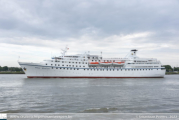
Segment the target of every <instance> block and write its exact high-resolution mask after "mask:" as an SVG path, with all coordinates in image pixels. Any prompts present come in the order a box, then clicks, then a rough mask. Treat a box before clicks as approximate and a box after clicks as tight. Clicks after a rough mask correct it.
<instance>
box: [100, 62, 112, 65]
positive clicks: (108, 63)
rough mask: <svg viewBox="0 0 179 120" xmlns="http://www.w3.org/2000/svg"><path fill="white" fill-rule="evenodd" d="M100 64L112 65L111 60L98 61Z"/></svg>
mask: <svg viewBox="0 0 179 120" xmlns="http://www.w3.org/2000/svg"><path fill="white" fill-rule="evenodd" d="M100 65H112V62H100Z"/></svg>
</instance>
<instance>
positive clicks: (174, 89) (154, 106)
mask: <svg viewBox="0 0 179 120" xmlns="http://www.w3.org/2000/svg"><path fill="white" fill-rule="evenodd" d="M0 112H1V113H141V112H142V113H179V75H166V76H165V77H164V78H125V79H124V78H122V79H121V78H120V79H106V78H102V79H87V78H85V79H84V78H83V79H81V78H80V79H72V78H70V79H69V78H63V79H61V78H50V79H48V78H46V79H41V78H30V79H29V78H26V76H25V75H5V74H4V75H2V74H1V75H0Z"/></svg>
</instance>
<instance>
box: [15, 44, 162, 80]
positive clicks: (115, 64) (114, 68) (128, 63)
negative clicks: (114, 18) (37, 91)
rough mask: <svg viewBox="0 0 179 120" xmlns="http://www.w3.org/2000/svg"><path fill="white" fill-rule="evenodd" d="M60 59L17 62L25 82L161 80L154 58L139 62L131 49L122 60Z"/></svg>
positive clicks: (86, 56)
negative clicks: (57, 79) (48, 80)
mask: <svg viewBox="0 0 179 120" xmlns="http://www.w3.org/2000/svg"><path fill="white" fill-rule="evenodd" d="M62 50H63V52H62V55H61V56H59V57H52V58H51V59H49V60H44V61H42V62H40V63H31V62H30V63H29V62H20V61H19V62H18V63H19V65H20V66H21V67H22V69H23V71H24V72H25V74H26V76H27V78H162V77H164V75H165V68H164V67H162V65H161V62H160V61H159V60H157V59H155V58H139V57H138V56H137V55H136V54H137V51H138V50H136V49H132V50H131V51H130V52H129V53H128V54H127V55H126V57H125V58H103V57H102V54H101V55H91V54H90V53H89V52H88V53H84V54H77V55H66V52H67V50H68V47H66V48H65V49H62Z"/></svg>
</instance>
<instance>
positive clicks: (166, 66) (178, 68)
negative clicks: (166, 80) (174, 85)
mask: <svg viewBox="0 0 179 120" xmlns="http://www.w3.org/2000/svg"><path fill="white" fill-rule="evenodd" d="M163 67H165V69H166V71H167V72H172V71H179V67H174V68H172V67H171V66H170V65H163Z"/></svg>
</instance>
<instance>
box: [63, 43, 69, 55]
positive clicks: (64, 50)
mask: <svg viewBox="0 0 179 120" xmlns="http://www.w3.org/2000/svg"><path fill="white" fill-rule="evenodd" d="M61 50H62V56H63V57H65V53H66V52H67V50H69V48H68V46H66V47H65V49H61Z"/></svg>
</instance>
